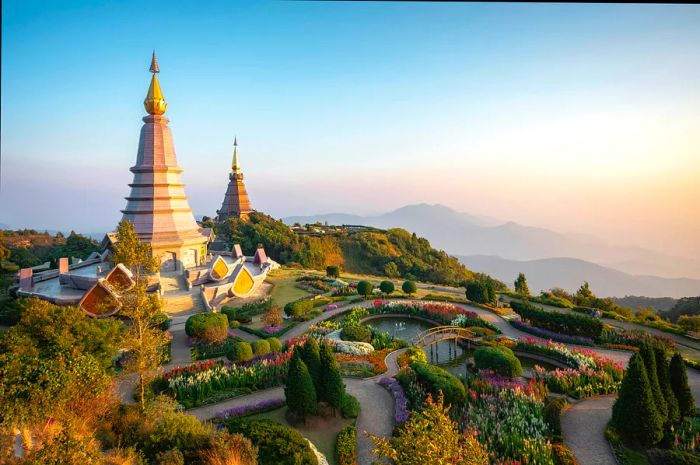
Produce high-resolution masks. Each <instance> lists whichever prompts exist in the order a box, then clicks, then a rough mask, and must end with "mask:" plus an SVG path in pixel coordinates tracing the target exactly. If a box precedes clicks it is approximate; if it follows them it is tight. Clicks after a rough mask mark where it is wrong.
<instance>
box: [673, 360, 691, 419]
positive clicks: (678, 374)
mask: <svg viewBox="0 0 700 465" xmlns="http://www.w3.org/2000/svg"><path fill="white" fill-rule="evenodd" d="M669 377H670V378H671V380H670V381H671V389H672V390H673V394H674V395H675V396H676V400H677V401H678V410H679V411H680V414H681V417H683V418H685V417H689V416H692V415H693V414H694V413H695V399H694V398H693V393H692V392H691V390H690V386H689V385H688V373H686V371H685V362H683V357H681V354H679V353H678V352H676V353H675V354H674V355H673V358H671V367H670V369H669Z"/></svg>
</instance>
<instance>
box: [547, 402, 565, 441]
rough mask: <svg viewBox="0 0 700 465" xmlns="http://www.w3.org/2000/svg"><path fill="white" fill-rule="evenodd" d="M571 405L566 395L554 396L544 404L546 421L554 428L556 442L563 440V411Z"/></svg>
mask: <svg viewBox="0 0 700 465" xmlns="http://www.w3.org/2000/svg"><path fill="white" fill-rule="evenodd" d="M568 405H569V401H568V400H567V398H566V397H553V398H551V399H549V400H548V401H547V403H546V404H544V421H546V422H547V424H548V425H549V429H551V430H552V436H553V439H554V440H555V441H556V442H561V441H562V439H563V438H562V435H561V412H562V410H564V409H565V408H566V407H567V406H568Z"/></svg>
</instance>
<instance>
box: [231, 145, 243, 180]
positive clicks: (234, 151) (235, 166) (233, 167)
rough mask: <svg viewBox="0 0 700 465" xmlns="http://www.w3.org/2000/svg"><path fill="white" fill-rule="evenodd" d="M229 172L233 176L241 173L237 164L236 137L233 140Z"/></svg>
mask: <svg viewBox="0 0 700 465" xmlns="http://www.w3.org/2000/svg"><path fill="white" fill-rule="evenodd" d="M231 171H232V172H233V173H234V174H238V173H240V172H241V166H240V165H239V164H238V140H237V138H236V137H234V138H233V163H232V164H231Z"/></svg>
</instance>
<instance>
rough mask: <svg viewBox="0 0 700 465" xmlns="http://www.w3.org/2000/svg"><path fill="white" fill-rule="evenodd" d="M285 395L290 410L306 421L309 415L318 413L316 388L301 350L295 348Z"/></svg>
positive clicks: (288, 371)
mask: <svg viewBox="0 0 700 465" xmlns="http://www.w3.org/2000/svg"><path fill="white" fill-rule="evenodd" d="M284 396H285V398H286V401H287V408H288V409H289V411H290V412H292V413H293V414H295V415H296V416H298V417H300V418H301V419H303V420H304V422H306V417H307V416H308V415H313V414H314V413H316V390H315V389H314V382H313V380H312V379H311V375H310V374H309V370H308V368H306V364H305V363H304V361H303V360H302V359H301V352H300V351H299V350H298V348H295V349H294V353H293V354H292V359H291V360H290V361H289V368H288V370H287V384H286V385H285V387H284Z"/></svg>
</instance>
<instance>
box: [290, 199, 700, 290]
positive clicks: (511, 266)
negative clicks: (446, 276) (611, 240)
mask: <svg viewBox="0 0 700 465" xmlns="http://www.w3.org/2000/svg"><path fill="white" fill-rule="evenodd" d="M283 221H284V222H285V223H287V224H290V225H291V224H294V223H300V224H307V223H315V222H322V223H323V222H328V223H329V224H358V225H366V226H374V227H377V228H384V229H386V228H393V227H400V228H404V229H407V230H409V231H412V232H415V233H416V234H418V235H419V236H423V237H425V238H427V239H428V240H429V241H430V242H431V244H432V245H433V246H435V247H438V248H440V249H443V250H445V251H447V252H448V253H450V254H452V255H456V256H458V257H460V259H461V260H462V261H463V262H464V263H465V264H467V265H468V266H469V267H470V268H471V269H473V270H475V271H482V272H485V273H489V274H491V275H492V276H494V277H495V278H499V279H502V280H504V281H506V282H511V281H513V279H514V278H515V276H517V273H518V272H520V271H522V272H525V273H526V274H528V273H527V272H526V271H525V270H524V269H522V268H523V267H528V268H530V269H531V272H532V274H533V276H532V277H531V276H530V275H528V280H529V281H530V288H531V290H534V289H549V288H551V287H554V286H559V287H562V288H564V289H567V290H570V291H571V290H575V289H576V288H578V286H580V284H581V282H583V280H588V281H589V282H590V283H591V286H592V288H593V290H594V292H596V293H597V294H598V295H609V296H622V295H644V296H648V297H659V296H669V297H682V296H687V295H698V294H700V261H697V260H693V259H689V258H682V257H674V256H671V255H667V254H663V253H661V252H656V251H653V250H649V249H645V248H642V247H635V246H620V245H611V244H608V243H606V242H605V241H603V240H601V239H598V238H595V237H592V236H588V235H583V234H564V233H560V232H556V231H552V230H549V229H545V228H538V227H532V226H525V225H521V224H518V223H514V222H500V221H498V220H497V219H494V218H489V217H484V216H476V215H470V214H468V213H462V212H458V211H455V210H453V209H451V208H449V207H446V206H444V205H428V204H418V205H409V206H406V207H402V208H399V209H397V210H394V211H391V212H388V213H384V214H381V215H375V216H359V215H350V214H344V213H329V214H320V215H312V216H295V217H287V218H283ZM535 276H537V278H536V277H535ZM594 283H597V284H599V288H596V285H595V284H594Z"/></svg>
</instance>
